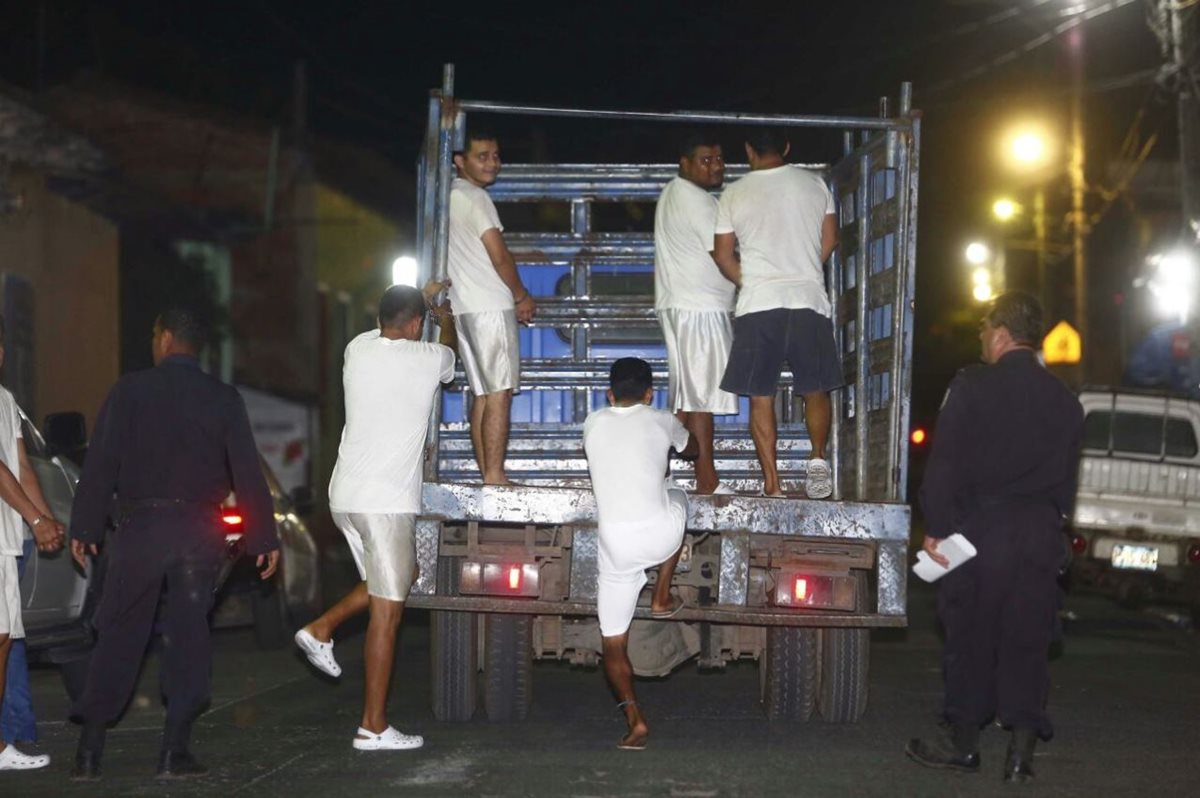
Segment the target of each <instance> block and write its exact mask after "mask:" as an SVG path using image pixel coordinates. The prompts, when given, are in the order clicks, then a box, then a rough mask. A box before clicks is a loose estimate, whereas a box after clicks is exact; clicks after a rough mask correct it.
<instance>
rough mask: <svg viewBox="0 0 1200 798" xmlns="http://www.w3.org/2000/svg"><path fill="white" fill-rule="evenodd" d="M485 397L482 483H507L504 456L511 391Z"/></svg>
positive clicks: (506, 446)
mask: <svg viewBox="0 0 1200 798" xmlns="http://www.w3.org/2000/svg"><path fill="white" fill-rule="evenodd" d="M480 398H485V397H480ZM486 399H487V404H486V406H485V407H484V409H483V484H485V485H507V484H509V482H508V476H507V475H506V474H505V473H504V458H505V456H506V455H507V454H508V424H509V416H510V415H511V412H512V391H497V392H496V393H490V394H488V395H487V397H486Z"/></svg>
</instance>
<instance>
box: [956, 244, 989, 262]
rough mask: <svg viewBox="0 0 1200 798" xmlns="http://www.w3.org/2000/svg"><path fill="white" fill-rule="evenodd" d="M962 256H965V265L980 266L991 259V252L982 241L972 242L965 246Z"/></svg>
mask: <svg viewBox="0 0 1200 798" xmlns="http://www.w3.org/2000/svg"><path fill="white" fill-rule="evenodd" d="M963 255H965V256H966V258H967V263H969V264H971V265H972V266H982V265H983V264H985V263H987V262H988V261H989V260H990V259H991V257H992V251H991V250H990V249H988V245H987V244H985V243H983V242H982V241H972V242H971V243H970V244H967V248H966V249H965V250H964V251H963Z"/></svg>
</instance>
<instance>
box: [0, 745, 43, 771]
mask: <svg viewBox="0 0 1200 798" xmlns="http://www.w3.org/2000/svg"><path fill="white" fill-rule="evenodd" d="M49 764H50V757H49V755H47V754H23V753H21V752H20V751H18V750H17V747H16V746H15V745H11V744H10V745H8V746H6V747H5V748H4V750H3V751H0V770H37V769H38V768H44V767H46V765H49Z"/></svg>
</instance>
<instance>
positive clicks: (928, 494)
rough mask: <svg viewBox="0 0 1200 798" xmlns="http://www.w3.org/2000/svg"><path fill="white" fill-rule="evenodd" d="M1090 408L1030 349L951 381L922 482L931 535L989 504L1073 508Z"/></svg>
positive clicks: (950, 529)
mask: <svg viewBox="0 0 1200 798" xmlns="http://www.w3.org/2000/svg"><path fill="white" fill-rule="evenodd" d="M1082 432H1083V409H1082V408H1081V407H1080V405H1079V400H1078V399H1077V398H1076V397H1075V395H1074V394H1073V393H1071V391H1070V390H1069V389H1068V388H1067V386H1066V385H1064V384H1063V383H1062V381H1061V380H1060V379H1058V378H1057V377H1055V376H1054V375H1053V374H1051V373H1050V372H1049V371H1047V370H1046V369H1045V368H1044V367H1043V366H1042V365H1041V364H1040V363H1038V361H1037V357H1036V355H1035V354H1034V353H1033V352H1031V351H1029V350H1027V349H1018V350H1016V351H1012V352H1009V353H1007V354H1005V355H1004V356H1003V357H1001V358H1000V359H999V360H998V361H997V362H996V363H994V364H992V365H990V366H983V365H979V366H971V367H969V368H965V369H963V370H962V371H960V372H959V373H958V375H957V376H956V377H955V378H954V380H953V381H952V382H951V383H950V389H949V391H948V392H947V394H946V400H945V402H944V403H943V405H942V410H941V412H940V413H939V414H938V419H937V427H936V429H935V430H934V437H933V451H932V452H930V455H929V463H928V465H927V466H926V468H925V479H924V480H923V482H922V483H921V509H922V510H923V511H924V513H925V520H926V523H927V528H928V530H929V536H930V537H934V538H944V537H948V536H950V535H952V534H954V533H955V532H959V531H962V530H961V528H960V527H961V525H962V523H963V522H964V521H965V520H966V519H967V518H968V517H970V516H971V515H972V514H973V513H975V512H976V511H978V510H979V509H980V508H982V507H986V506H994V505H996V504H1018V505H1019V504H1034V503H1047V502H1049V503H1053V504H1054V505H1055V507H1056V508H1057V509H1058V512H1059V513H1060V514H1061V515H1063V516H1069V515H1070V514H1071V512H1072V511H1073V509H1074V506H1075V482H1076V474H1077V471H1078V466H1079V446H1080V442H1081V435H1082Z"/></svg>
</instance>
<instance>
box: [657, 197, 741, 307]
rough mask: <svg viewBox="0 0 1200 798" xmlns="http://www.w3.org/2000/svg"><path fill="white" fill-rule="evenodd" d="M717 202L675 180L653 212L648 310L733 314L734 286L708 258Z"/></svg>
mask: <svg viewBox="0 0 1200 798" xmlns="http://www.w3.org/2000/svg"><path fill="white" fill-rule="evenodd" d="M716 224H717V200H716V198H715V197H713V195H711V194H709V193H708V192H707V191H705V190H704V189H702V188H700V187H699V186H697V185H696V184H695V183H693V182H692V181H690V180H688V179H686V178H683V177H676V178H675V179H674V180H672V181H671V182H670V183H667V185H666V187H665V188H664V189H663V190H662V194H661V195H659V197H658V206H657V207H656V208H655V210H654V307H655V308H657V309H658V310H668V309H675V310H717V311H727V312H728V311H730V310H732V309H733V295H734V292H735V291H736V290H737V287H736V286H734V284H733V283H731V282H729V281H728V280H726V279H725V276H724V275H722V274H721V270H720V269H718V268H717V263H716V261H714V260H713V259H712V254H711V253H712V250H713V230H714V229H716Z"/></svg>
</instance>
